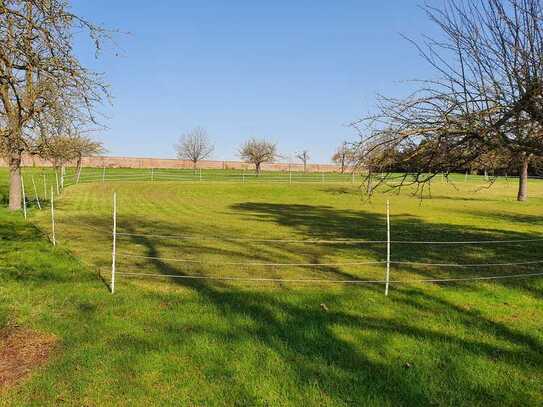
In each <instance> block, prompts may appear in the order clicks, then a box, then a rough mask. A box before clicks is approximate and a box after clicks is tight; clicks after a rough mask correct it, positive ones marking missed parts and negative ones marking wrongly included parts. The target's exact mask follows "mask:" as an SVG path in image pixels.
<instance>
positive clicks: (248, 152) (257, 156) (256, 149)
mask: <svg viewBox="0 0 543 407" xmlns="http://www.w3.org/2000/svg"><path fill="white" fill-rule="evenodd" d="M239 155H240V157H241V158H242V159H243V160H245V161H246V162H249V163H252V164H254V165H255V171H256V173H257V174H260V167H261V165H262V163H266V162H272V161H275V160H276V159H277V157H278V154H277V146H276V145H275V144H274V143H270V142H268V141H266V140H258V139H255V138H252V139H250V140H248V141H246V142H245V143H243V145H242V146H241V148H240V150H239Z"/></svg>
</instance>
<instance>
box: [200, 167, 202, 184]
mask: <svg viewBox="0 0 543 407" xmlns="http://www.w3.org/2000/svg"><path fill="white" fill-rule="evenodd" d="M200 181H202V169H201V168H200Z"/></svg>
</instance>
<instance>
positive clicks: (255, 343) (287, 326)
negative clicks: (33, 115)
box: [0, 169, 543, 405]
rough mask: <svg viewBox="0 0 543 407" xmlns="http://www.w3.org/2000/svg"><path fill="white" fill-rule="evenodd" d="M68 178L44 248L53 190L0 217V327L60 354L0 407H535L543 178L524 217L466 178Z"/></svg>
mask: <svg viewBox="0 0 543 407" xmlns="http://www.w3.org/2000/svg"><path fill="white" fill-rule="evenodd" d="M70 171H71V172H68V175H67V177H66V180H65V185H66V188H65V189H64V191H63V192H62V195H61V196H60V197H58V198H57V197H56V198H55V200H56V201H55V220H56V225H55V226H56V230H55V237H56V240H57V246H56V247H54V248H53V247H52V245H51V243H50V241H49V238H50V234H51V221H50V212H49V207H48V205H49V200H48V197H47V196H45V194H44V191H43V190H44V189H45V190H48V189H49V187H47V188H43V187H42V188H41V190H40V188H39V187H37V194H38V196H39V197H40V198H41V204H42V206H43V209H42V210H40V209H38V208H37V206H36V204H35V203H34V202H29V207H28V216H29V220H28V221H27V222H25V221H24V220H23V219H22V215H21V214H10V213H8V212H7V211H6V210H5V209H1V210H0V216H1V219H2V223H3V227H2V232H1V233H2V245H1V248H0V253H1V255H0V270H1V279H0V283H1V288H0V289H1V291H2V292H1V296H0V326H1V325H6V326H12V325H14V324H15V325H20V326H26V327H29V328H31V329H34V330H36V331H39V332H46V333H50V334H53V335H55V336H56V337H57V338H58V341H59V346H58V348H57V350H56V351H55V354H54V356H53V357H52V359H51V360H50V361H49V363H48V364H47V365H46V366H45V367H43V368H40V369H39V370H38V371H36V372H34V374H33V375H32V376H31V377H30V379H28V380H27V381H25V382H24V383H23V384H21V385H19V386H16V387H13V388H10V389H8V390H6V391H3V392H2V393H0V400H1V401H0V403H1V404H3V405H21V404H30V405H32V404H34V405H56V404H58V403H59V402H64V403H67V404H77V405H81V404H85V405H104V404H118V405H132V404H136V405H139V404H149V403H153V404H157V403H163V404H167V403H172V404H178V405H299V404H301V403H305V404H308V405H421V404H422V405H428V404H431V405H482V404H488V403H491V404H502V405H519V404H522V405H540V404H541V403H542V402H543V392H542V388H541V380H542V379H543V369H542V366H543V352H542V351H543V332H542V330H541V324H540V321H541V318H542V317H543V277H539V276H532V277H522V276H523V275H526V274H537V273H540V272H541V263H538V262H541V261H543V258H542V257H541V253H542V250H541V249H542V248H543V240H541V239H543V236H542V234H541V231H542V227H543V216H541V215H540V208H541V207H542V204H543V182H542V181H538V180H533V181H531V182H530V200H529V201H528V202H526V203H518V202H516V201H515V199H514V198H515V190H516V184H515V180H513V179H509V180H506V179H500V180H498V181H497V182H496V183H495V184H494V185H493V186H492V187H491V188H482V186H483V184H484V183H483V180H482V178H481V177H470V178H469V179H468V181H467V182H465V179H464V176H463V175H456V176H455V177H452V178H451V182H449V183H448V182H446V180H441V179H440V178H439V177H437V178H436V180H435V181H434V183H433V185H432V196H431V197H429V196H425V197H424V198H422V199H421V198H419V197H414V196H412V195H411V193H410V191H409V190H403V191H401V192H400V193H387V194H385V193H379V194H376V195H375V196H374V197H373V198H372V199H371V200H367V199H364V198H363V197H362V195H361V192H360V189H359V185H358V184H359V181H358V180H357V179H355V180H353V179H352V178H351V175H350V174H345V175H339V174H325V175H324V180H323V175H322V174H316V175H315V174H313V175H310V174H307V175H303V174H295V175H294V177H292V175H289V174H288V173H281V174H278V173H275V174H274V173H265V174H262V176H260V177H258V178H257V177H252V178H251V175H249V174H247V173H244V172H242V171H238V172H234V171H215V172H214V171H209V170H208V171H204V172H203V173H202V174H200V172H199V171H196V172H194V171H191V170H185V171H166V170H155V171H154V172H153V173H150V172H149V170H126V169H107V172H106V174H105V176H104V174H103V172H102V171H103V170H101V169H94V170H86V172H85V171H84V172H83V174H82V176H81V179H80V183H79V184H77V185H74V177H73V170H70ZM32 175H34V178H35V181H36V180H37V179H40V180H41V183H40V185H42V184H43V177H44V175H45V177H46V182H47V184H48V185H49V186H50V185H55V182H56V181H55V177H54V174H53V173H52V172H51V171H49V170H48V171H42V170H40V169H27V170H26V171H25V185H32V183H31V181H30V180H29V179H30V177H32ZM245 176H247V177H246V179H245ZM5 177H6V173H5V172H4V173H2V174H1V177H0V182H2V189H0V194H3V196H5V189H6V181H5V180H6V178H5ZM40 177H41V178H40ZM114 192H115V193H116V194H117V204H118V206H117V211H118V218H117V227H118V235H117V262H116V266H117V276H116V277H117V278H116V292H115V294H111V293H110V291H109V288H110V287H109V283H110V277H111V250H112V231H111V230H112V197H113V193H114ZM28 195H29V198H30V199H31V200H33V199H34V196H33V195H32V190H30V192H29V193H28ZM387 200H389V201H390V206H391V238H392V241H393V243H392V246H391V253H392V254H391V257H392V260H393V264H392V266H391V280H392V281H393V282H392V284H391V287H390V293H389V295H388V296H387V297H385V295H384V286H383V284H382V280H383V278H384V272H385V265H384V264H383V260H385V259H386V243H384V241H385V240H386V212H385V202H386V201H387ZM490 241H492V242H490ZM428 242H434V243H433V244H430V243H428ZM436 242H437V243H436ZM444 242H452V243H444ZM485 242H486V243H485ZM509 263H514V264H511V265H508V264H509ZM519 263H521V264H519ZM436 264H439V266H436ZM481 264H486V266H481ZM450 265H453V266H450ZM454 265H468V266H467V267H456V266H454ZM496 276H499V277H500V278H499V279H489V280H481V279H480V278H487V277H496ZM501 277H508V278H501ZM231 278H234V279H231ZM422 280H424V281H422ZM426 280H453V281H426ZM349 281H351V282H357V283H356V284H354V283H348V282H349ZM360 281H378V282H377V283H368V284H360V283H359V282H360Z"/></svg>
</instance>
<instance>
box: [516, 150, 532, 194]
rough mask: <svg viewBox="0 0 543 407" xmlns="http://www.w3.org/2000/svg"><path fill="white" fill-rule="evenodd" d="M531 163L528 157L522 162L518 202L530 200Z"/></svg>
mask: <svg viewBox="0 0 543 407" xmlns="http://www.w3.org/2000/svg"><path fill="white" fill-rule="evenodd" d="M529 163H530V158H529V157H528V156H527V155H524V156H523V157H522V159H521V162H520V172H519V177H518V195H517V201H526V200H527V199H528V164H529Z"/></svg>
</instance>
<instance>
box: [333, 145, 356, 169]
mask: <svg viewBox="0 0 543 407" xmlns="http://www.w3.org/2000/svg"><path fill="white" fill-rule="evenodd" d="M353 159H354V150H353V148H352V147H351V146H349V143H347V142H346V141H344V142H343V143H341V145H340V146H339V147H338V148H337V150H336V152H335V153H334V155H333V156H332V161H333V162H334V163H336V164H337V165H339V166H340V168H341V173H342V174H343V173H344V172H345V169H346V168H347V167H348V166H349V165H351V163H352V162H353Z"/></svg>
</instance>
